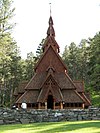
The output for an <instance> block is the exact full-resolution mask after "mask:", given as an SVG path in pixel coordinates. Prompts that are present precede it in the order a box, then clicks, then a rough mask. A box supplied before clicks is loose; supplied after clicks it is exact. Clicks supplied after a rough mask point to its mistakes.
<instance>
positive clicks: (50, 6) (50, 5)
mask: <svg viewBox="0 0 100 133" xmlns="http://www.w3.org/2000/svg"><path fill="white" fill-rule="evenodd" d="M49 5H50V16H51V3H49Z"/></svg>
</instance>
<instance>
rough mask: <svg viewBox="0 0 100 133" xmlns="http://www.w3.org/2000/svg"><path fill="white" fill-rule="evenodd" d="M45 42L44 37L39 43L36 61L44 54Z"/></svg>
mask: <svg viewBox="0 0 100 133" xmlns="http://www.w3.org/2000/svg"><path fill="white" fill-rule="evenodd" d="M44 42H45V39H42V41H41V43H40V44H39V46H38V48H37V50H36V57H35V61H36V62H38V60H39V59H40V57H41V56H42V54H43V49H42V47H43V44H44Z"/></svg>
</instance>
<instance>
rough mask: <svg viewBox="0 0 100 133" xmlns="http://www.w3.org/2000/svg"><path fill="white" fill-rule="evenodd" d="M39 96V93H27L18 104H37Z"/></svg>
mask: <svg viewBox="0 0 100 133" xmlns="http://www.w3.org/2000/svg"><path fill="white" fill-rule="evenodd" d="M38 95H39V91H36V90H34V91H26V92H25V93H24V94H23V95H22V96H21V97H20V98H19V99H18V100H17V101H16V103H23V102H26V103H35V102H37V97H38Z"/></svg>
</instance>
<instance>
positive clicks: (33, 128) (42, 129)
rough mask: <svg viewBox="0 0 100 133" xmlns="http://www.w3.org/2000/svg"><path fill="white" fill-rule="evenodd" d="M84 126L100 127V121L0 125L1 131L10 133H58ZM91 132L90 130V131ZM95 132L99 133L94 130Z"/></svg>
mask: <svg viewBox="0 0 100 133" xmlns="http://www.w3.org/2000/svg"><path fill="white" fill-rule="evenodd" d="M84 128H96V129H100V121H79V122H78V121H76V122H48V123H45V122H44V123H33V124H15V125H4V126H0V133H1V131H2V133H3V132H5V131H7V133H10V131H11V130H16V129H24V130H25V131H26V132H27V133H28V131H29V133H32V132H33V133H59V132H68V131H75V130H78V129H84ZM90 133H91V132H90ZM95 133H100V131H99V132H95Z"/></svg>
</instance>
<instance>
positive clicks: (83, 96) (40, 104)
mask: <svg viewBox="0 0 100 133" xmlns="http://www.w3.org/2000/svg"><path fill="white" fill-rule="evenodd" d="M59 52H60V48H59V45H58V43H57V42H56V40H55V30H54V27H53V19H52V16H51V15H50V18H49V27H48V29H47V37H46V39H45V42H44V44H43V55H42V56H41V58H40V59H39V61H38V62H37V64H36V66H35V68H34V70H35V74H34V76H33V77H32V78H31V79H30V81H29V82H27V81H23V82H22V83H20V84H19V87H18V88H17V90H15V92H14V96H15V104H16V106H18V108H21V104H22V103H26V104H27V108H28V109H73V108H79V109H81V108H83V109H84V108H88V107H89V106H90V105H91V101H90V96H89V93H87V92H85V88H84V82H83V81H73V80H72V79H71V77H69V75H68V69H67V67H66V65H65V64H64V62H63V60H62V59H61V57H60V55H59ZM76 76H77V75H76Z"/></svg>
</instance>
